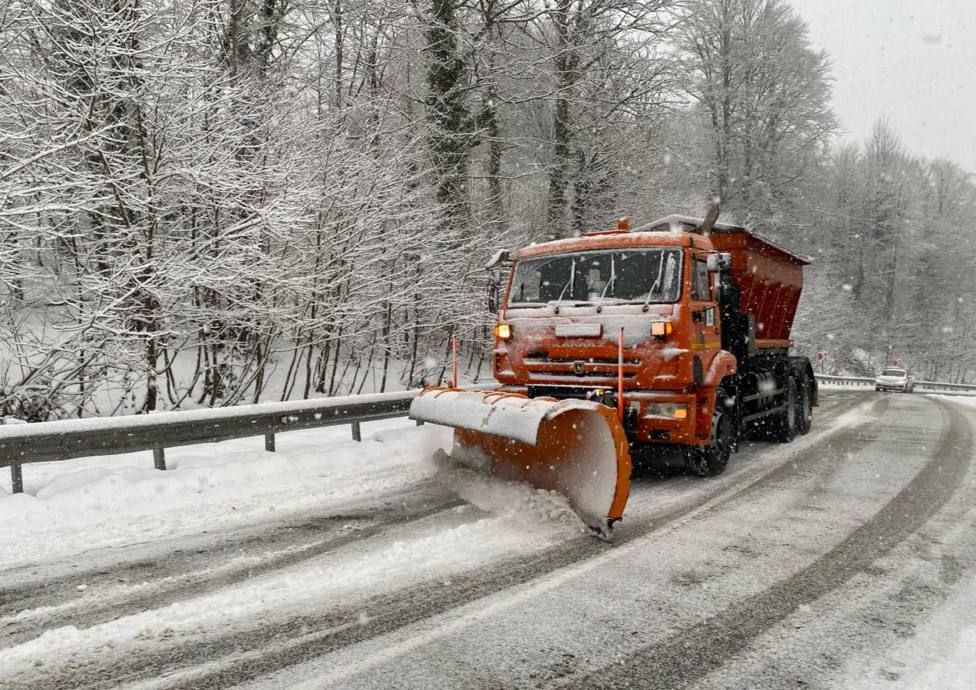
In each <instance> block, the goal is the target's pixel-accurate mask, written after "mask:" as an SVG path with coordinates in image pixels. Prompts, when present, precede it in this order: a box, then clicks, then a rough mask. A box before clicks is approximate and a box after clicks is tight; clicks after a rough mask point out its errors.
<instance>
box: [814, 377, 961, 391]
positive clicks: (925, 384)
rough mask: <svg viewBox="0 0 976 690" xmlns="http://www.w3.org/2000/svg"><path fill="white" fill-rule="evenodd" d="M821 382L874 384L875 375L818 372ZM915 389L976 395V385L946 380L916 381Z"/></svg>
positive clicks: (818, 378)
mask: <svg viewBox="0 0 976 690" xmlns="http://www.w3.org/2000/svg"><path fill="white" fill-rule="evenodd" d="M815 376H816V379H817V381H819V382H820V383H831V384H834V385H837V386H868V387H873V386H874V377H866V376H828V375H826V374H816V375H815ZM915 390H917V391H921V390H926V391H945V392H947V393H966V394H971V395H976V385H973V384H969V383H946V382H944V381H915Z"/></svg>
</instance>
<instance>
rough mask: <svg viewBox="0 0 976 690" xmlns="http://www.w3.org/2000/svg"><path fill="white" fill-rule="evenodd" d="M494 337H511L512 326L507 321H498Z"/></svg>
mask: <svg viewBox="0 0 976 690" xmlns="http://www.w3.org/2000/svg"><path fill="white" fill-rule="evenodd" d="M495 337H496V338H498V339H499V340H508V339H509V338H511V337H512V327H511V326H509V325H508V324H507V323H499V324H496V325H495Z"/></svg>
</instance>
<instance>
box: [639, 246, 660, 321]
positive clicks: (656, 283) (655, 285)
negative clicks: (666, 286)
mask: <svg viewBox="0 0 976 690" xmlns="http://www.w3.org/2000/svg"><path fill="white" fill-rule="evenodd" d="M663 279H664V252H661V259H660V260H659V261H658V262H657V280H655V281H654V283H653V284H652V285H651V289H650V290H648V291H647V297H645V298H644V305H643V307H644V309H647V305H648V304H649V303H650V301H651V296H652V295H653V294H654V293H655V292H657V291H658V290H660V289H661V281H662V280H663Z"/></svg>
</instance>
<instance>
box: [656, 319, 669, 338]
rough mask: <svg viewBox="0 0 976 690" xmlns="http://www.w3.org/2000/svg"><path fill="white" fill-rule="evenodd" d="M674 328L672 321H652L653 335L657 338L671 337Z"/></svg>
mask: <svg viewBox="0 0 976 690" xmlns="http://www.w3.org/2000/svg"><path fill="white" fill-rule="evenodd" d="M672 328H673V327H672V325H671V322H670V321H652V322H651V335H653V336H654V337H655V338H664V337H666V336H669V335H671V331H672Z"/></svg>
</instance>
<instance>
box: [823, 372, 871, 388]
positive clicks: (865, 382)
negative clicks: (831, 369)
mask: <svg viewBox="0 0 976 690" xmlns="http://www.w3.org/2000/svg"><path fill="white" fill-rule="evenodd" d="M814 378H816V379H817V381H818V382H819V383H832V384H834V385H837V386H873V385H874V379H873V378H865V377H861V376H827V375H825V374H815V375H814Z"/></svg>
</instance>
